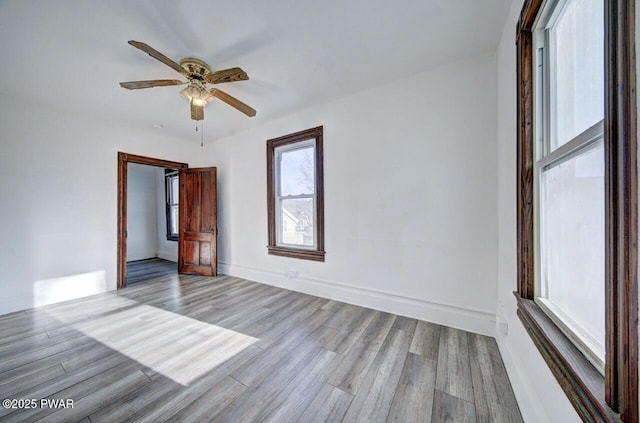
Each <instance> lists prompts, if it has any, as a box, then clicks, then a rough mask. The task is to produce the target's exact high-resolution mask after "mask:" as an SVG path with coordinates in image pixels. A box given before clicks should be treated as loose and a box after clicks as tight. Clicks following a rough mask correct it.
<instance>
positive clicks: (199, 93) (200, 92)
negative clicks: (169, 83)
mask: <svg viewBox="0 0 640 423" xmlns="http://www.w3.org/2000/svg"><path fill="white" fill-rule="evenodd" d="M180 95H181V96H183V97H184V98H186V99H187V100H189V101H190V102H193V104H195V105H197V106H204V105H206V104H208V103H210V102H211V101H213V95H211V93H210V92H209V91H207V90H206V89H204V88H202V87H199V86H197V85H195V84H190V85H189V86H188V87H187V88H185V89H184V90H182V91H180Z"/></svg>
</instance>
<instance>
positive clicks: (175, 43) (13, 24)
mask: <svg viewBox="0 0 640 423" xmlns="http://www.w3.org/2000/svg"><path fill="white" fill-rule="evenodd" d="M510 3H511V0H395V1H393V0H271V1H267V0H209V1H205V0H184V1H178V0H117V1H106V0H105V1H91V0H89V1H87V0H56V1H51V0H0V40H2V42H1V43H0V58H1V60H2V66H0V95H6V96H10V97H15V98H16V99H20V98H24V99H25V100H28V101H33V102H37V103H40V104H44V105H48V106H55V107H57V108H60V109H63V110H66V111H68V112H72V113H76V114H78V116H79V118H83V117H86V116H87V114H91V115H93V116H98V117H100V118H104V119H107V120H110V121H117V122H120V123H122V124H126V125H132V124H133V125H141V126H142V127H149V128H151V127H153V126H154V125H156V124H162V125H163V126H164V129H163V130H164V131H168V132H169V133H171V134H174V135H176V136H181V137H182V136H184V137H189V138H192V137H193V134H194V131H193V130H194V122H193V121H191V119H190V117H189V107H188V103H187V102H186V100H184V99H183V98H182V97H180V96H179V95H178V92H179V91H180V90H181V89H182V87H175V86H174V87H158V88H151V89H145V90H135V91H129V90H125V89H123V88H120V87H119V85H118V82H120V81H131V80H145V79H181V78H180V77H179V75H178V74H177V73H176V72H175V71H173V70H172V69H171V68H169V67H167V66H165V65H164V64H162V63H160V62H158V61H156V60H154V59H153V58H151V57H149V56H148V55H147V54H145V53H143V52H142V51H140V50H137V49H135V48H133V47H131V46H130V45H128V44H127V41H128V40H137V41H142V42H145V43H147V44H149V45H151V46H152V47H154V48H155V49H157V50H159V51H160V52H162V53H164V54H165V55H167V56H169V57H171V58H172V59H174V60H175V61H179V60H180V59H181V58H183V57H188V56H189V57H197V58H199V59H202V60H204V61H205V62H207V63H209V65H211V67H212V68H213V69H214V70H218V69H224V68H228V67H233V66H240V67H242V68H243V69H244V70H245V71H246V72H247V73H248V74H249V77H250V80H249V81H243V82H235V83H229V84H223V85H219V86H218V87H220V88H222V89H223V90H225V91H227V92H228V93H229V94H231V95H234V96H236V97H238V98H239V99H240V100H242V101H244V102H245V103H248V104H249V105H251V106H252V107H254V108H255V109H257V110H258V114H257V116H256V117H254V118H248V117H246V116H245V115H243V114H241V113H240V112H238V111H236V110H235V109H232V108H230V107H229V106H227V105H225V104H224V103H222V102H220V101H218V100H216V101H214V102H213V103H212V104H210V105H208V106H207V108H206V109H205V129H206V134H207V138H210V139H212V140H213V139H215V138H217V137H220V136H225V135H230V134H232V133H235V132H238V131H241V130H244V129H247V128H249V127H251V126H255V125H259V124H261V123H264V122H265V121H266V120H268V119H272V118H274V117H276V116H279V115H282V114H285V113H289V112H292V111H294V110H297V109H299V108H302V107H306V106H309V105H312V104H315V103H319V102H324V101H328V100H331V99H334V98H338V97H342V96H344V95H346V94H350V93H353V92H356V91H359V90H363V89H366V88H369V87H373V86H377V85H381V84H384V83H386V82H390V81H392V80H394V79H398V78H401V77H404V76H408V75H411V74H415V73H417V72H420V71H423V70H426V69H429V68H432V67H435V66H438V65H442V64H445V63H448V62H451V61H455V60H458V59H461V58H463V57H465V56H469V55H473V54H476V53H480V52H485V51H489V50H494V49H495V48H496V47H497V43H498V39H499V37H500V34H501V32H502V29H503V25H504V22H505V19H506V16H507V12H508V8H509V5H510ZM18 107H22V106H21V105H20V106H18Z"/></svg>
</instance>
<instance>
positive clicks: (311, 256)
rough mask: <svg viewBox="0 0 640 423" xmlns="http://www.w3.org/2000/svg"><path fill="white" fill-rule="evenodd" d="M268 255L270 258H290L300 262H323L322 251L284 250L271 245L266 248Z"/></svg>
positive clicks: (284, 248)
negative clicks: (300, 260)
mask: <svg viewBox="0 0 640 423" xmlns="http://www.w3.org/2000/svg"><path fill="white" fill-rule="evenodd" d="M267 250H269V254H271V255H272V256H281V257H290V258H297V259H302V260H313V261H324V254H325V252H324V251H318V250H304V249H301V248H286V247H275V246H272V245H269V246H267Z"/></svg>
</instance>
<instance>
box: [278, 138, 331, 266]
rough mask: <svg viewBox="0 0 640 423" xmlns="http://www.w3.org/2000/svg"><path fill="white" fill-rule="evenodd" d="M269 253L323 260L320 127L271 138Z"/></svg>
mask: <svg viewBox="0 0 640 423" xmlns="http://www.w3.org/2000/svg"><path fill="white" fill-rule="evenodd" d="M267 184H268V185H267V196H268V210H267V215H268V232H269V233H268V236H269V240H268V241H269V243H268V251H269V254H273V255H279V256H286V257H294V258H301V259H308V260H316V261H324V254H325V253H324V193H323V185H324V184H323V154H322V127H317V128H312V129H308V130H306V131H301V132H297V133H295V134H290V135H285V136H283V137H280V138H275V139H271V140H268V141H267Z"/></svg>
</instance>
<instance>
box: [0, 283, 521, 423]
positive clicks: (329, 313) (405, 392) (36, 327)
mask: <svg viewBox="0 0 640 423" xmlns="http://www.w3.org/2000/svg"><path fill="white" fill-rule="evenodd" d="M0 398H2V399H4V398H9V399H23V400H24V399H35V400H37V403H36V405H37V407H35V408H25V407H21V408H15V409H11V408H0V421H3V422H4V421H7V422H28V421H45V422H48V421H51V422H59V421H83V422H93V423H95V422H122V421H141V422H159V421H214V422H296V421H298V422H305V423H306V422H340V421H344V422H359V421H369V422H385V421H393V422H521V421H522V419H521V417H520V412H519V409H518V405H517V403H516V400H515V397H514V395H513V392H512V390H511V385H510V383H509V379H508V377H507V374H506V372H505V369H504V366H503V363H502V360H501V358H500V354H499V352H498V349H497V345H496V343H495V340H494V339H493V338H489V337H485V336H481V335H476V334H471V333H468V332H464V331H460V330H456V329H452V328H447V327H442V326H438V325H435V324H431V323H427V322H423V321H417V320H415V319H410V318H406V317H400V316H396V315H393V314H389V313H384V312H380V311H375V310H371V309H366V308H363V307H357V306H354V305H349V304H344V303H340V302H336V301H331V300H326V299H322V298H318V297H313V296H310V295H304V294H300V293H296V292H292V291H287V290H283V289H279V288H275V287H271V286H267V285H262V284H259V283H255V282H251V281H247V280H243V279H238V278H233V277H228V276H219V277H215V278H211V277H200V276H178V275H174V276H169V277H164V278H158V279H154V280H152V281H147V282H142V283H138V284H136V285H134V286H131V287H128V288H126V289H123V290H120V291H118V292H117V293H116V292H112V293H106V294H100V295H95V296H92V297H87V298H83V299H78V300H73V301H69V302H65V303H60V304H55V305H49V306H44V307H40V308H36V309H31V310H27V311H22V312H17V313H12V314H8V315H4V316H0ZM40 399H71V400H73V408H52V407H49V408H47V407H41V406H40V405H41V404H40V402H39V401H40ZM16 405H18V404H16Z"/></svg>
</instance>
